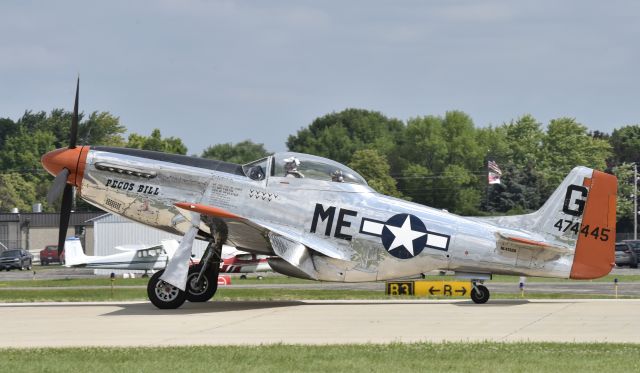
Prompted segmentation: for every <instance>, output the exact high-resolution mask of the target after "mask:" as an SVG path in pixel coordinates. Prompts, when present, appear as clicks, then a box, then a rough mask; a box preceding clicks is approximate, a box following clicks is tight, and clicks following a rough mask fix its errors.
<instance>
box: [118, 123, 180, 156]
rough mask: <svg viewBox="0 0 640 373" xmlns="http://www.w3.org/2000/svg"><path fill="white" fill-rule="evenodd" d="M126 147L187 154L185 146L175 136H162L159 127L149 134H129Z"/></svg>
mask: <svg viewBox="0 0 640 373" xmlns="http://www.w3.org/2000/svg"><path fill="white" fill-rule="evenodd" d="M127 148H134V149H144V150H155V151H158V152H165V153H174V154H183V155H184V154H187V147H186V146H185V145H184V144H183V143H182V140H181V139H179V138H177V137H166V138H162V135H161V134H160V130H159V129H157V128H156V129H154V130H153V131H152V132H151V136H148V137H147V136H142V135H138V134H137V133H132V134H130V135H129V139H128V141H127Z"/></svg>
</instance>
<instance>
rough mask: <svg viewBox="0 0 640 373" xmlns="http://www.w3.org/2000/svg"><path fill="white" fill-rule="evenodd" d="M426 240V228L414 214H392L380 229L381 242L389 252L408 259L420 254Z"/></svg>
mask: <svg viewBox="0 0 640 373" xmlns="http://www.w3.org/2000/svg"><path fill="white" fill-rule="evenodd" d="M426 242H427V229H426V227H425V226H424V223H423V222H422V221H421V220H420V219H418V218H417V217H416V216H414V215H409V214H397V215H394V216H392V217H391V218H390V219H389V220H387V222H386V223H385V225H384V228H383V229H382V244H383V245H384V248H385V249H386V250H387V251H388V252H389V254H391V255H393V256H395V257H396V258H399V259H410V258H413V257H414V256H416V255H418V254H420V252H422V250H423V249H424V247H425V245H426Z"/></svg>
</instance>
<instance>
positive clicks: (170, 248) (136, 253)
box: [64, 237, 271, 273]
mask: <svg viewBox="0 0 640 373" xmlns="http://www.w3.org/2000/svg"><path fill="white" fill-rule="evenodd" d="M179 246H180V243H179V242H178V241H177V240H174V239H167V240H162V241H161V243H160V244H157V245H151V246H149V245H128V246H116V247H115V248H116V250H118V251H120V252H119V253H117V254H112V255H102V256H96V255H86V254H85V253H84V250H83V249H82V244H81V243H80V239H79V238H77V237H69V238H67V240H66V241H65V244H64V252H65V258H66V262H65V266H66V267H85V268H93V269H124V270H141V271H159V270H163V269H165V268H166V266H167V263H168V262H169V261H170V260H171V258H172V257H173V254H174V253H175V252H176V250H177V249H178V247H179ZM199 263H200V260H199V259H193V258H192V259H191V265H192V266H195V265H198V264H199ZM268 271H271V267H269V264H268V263H267V256H266V255H255V254H250V253H247V252H246V251H242V250H238V249H236V248H234V247H232V246H227V245H224V246H223V247H222V261H221V263H220V273H255V272H268Z"/></svg>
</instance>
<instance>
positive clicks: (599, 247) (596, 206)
mask: <svg viewBox="0 0 640 373" xmlns="http://www.w3.org/2000/svg"><path fill="white" fill-rule="evenodd" d="M583 185H584V186H586V187H588V188H589V196H588V198H587V202H586V205H585V208H584V216H583V219H582V225H581V226H580V233H579V234H578V242H577V244H576V252H575V257H574V259H573V266H572V268H571V275H570V277H571V278H572V279H583V280H585V279H594V278H599V277H602V276H606V275H607V274H609V272H611V269H612V268H613V266H614V265H615V241H616V194H617V190H618V180H617V179H616V177H615V176H613V175H609V174H605V173H604V172H600V171H595V170H594V171H593V176H592V178H591V179H585V180H584V183H583Z"/></svg>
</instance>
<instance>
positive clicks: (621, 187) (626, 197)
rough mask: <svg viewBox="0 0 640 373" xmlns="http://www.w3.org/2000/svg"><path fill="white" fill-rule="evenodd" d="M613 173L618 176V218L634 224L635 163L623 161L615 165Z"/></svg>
mask: <svg viewBox="0 0 640 373" xmlns="http://www.w3.org/2000/svg"><path fill="white" fill-rule="evenodd" d="M613 173H614V175H616V177H617V178H618V195H617V199H616V204H617V206H616V213H617V214H616V217H617V220H618V221H619V222H620V221H623V222H624V221H626V223H628V224H631V226H633V223H632V222H633V207H634V206H633V181H634V180H633V164H632V163H623V164H621V165H619V166H617V167H614V168H613Z"/></svg>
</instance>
